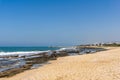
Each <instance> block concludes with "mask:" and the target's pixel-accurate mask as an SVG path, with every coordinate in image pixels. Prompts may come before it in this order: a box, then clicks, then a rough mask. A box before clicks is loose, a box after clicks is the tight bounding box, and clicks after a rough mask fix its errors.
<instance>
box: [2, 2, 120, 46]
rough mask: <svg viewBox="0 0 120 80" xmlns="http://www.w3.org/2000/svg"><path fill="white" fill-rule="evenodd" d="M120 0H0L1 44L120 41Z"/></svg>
mask: <svg viewBox="0 0 120 80" xmlns="http://www.w3.org/2000/svg"><path fill="white" fill-rule="evenodd" d="M119 30H120V0H0V46H51V45H52V46H61V45H62V46H63V45H65V46H67V45H79V44H84V43H95V42H111V41H120V36H119V34H120V31H119Z"/></svg>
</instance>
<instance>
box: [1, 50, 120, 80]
mask: <svg viewBox="0 0 120 80" xmlns="http://www.w3.org/2000/svg"><path fill="white" fill-rule="evenodd" d="M0 80H120V48H112V49H110V50H107V51H102V52H97V53H94V54H86V55H76V56H67V57H60V58H58V59H57V60H53V61H49V64H46V65H43V66H42V67H39V68H37V69H33V70H28V71H25V72H23V73H20V74H17V75H15V76H13V77H9V78H0Z"/></svg>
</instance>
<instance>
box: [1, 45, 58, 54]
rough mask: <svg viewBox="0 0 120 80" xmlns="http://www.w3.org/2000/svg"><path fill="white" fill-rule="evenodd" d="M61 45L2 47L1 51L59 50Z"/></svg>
mask: <svg viewBox="0 0 120 80" xmlns="http://www.w3.org/2000/svg"><path fill="white" fill-rule="evenodd" d="M57 49H60V48H59V47H42V46H40V47H0V53H1V52H2V53H3V52H30V51H47V50H57Z"/></svg>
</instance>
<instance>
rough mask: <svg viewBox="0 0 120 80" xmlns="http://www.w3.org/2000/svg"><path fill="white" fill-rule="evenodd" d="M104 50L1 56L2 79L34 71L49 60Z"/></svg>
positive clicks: (69, 50)
mask: <svg viewBox="0 0 120 80" xmlns="http://www.w3.org/2000/svg"><path fill="white" fill-rule="evenodd" d="M103 50H105V49H103V48H92V47H75V48H62V49H59V50H55V51H44V52H40V53H37V54H30V55H28V54H22V55H21V54H17V55H0V63H1V65H0V78H2V77H11V76H14V75H15V74H18V73H21V72H23V71H25V70H29V69H32V67H33V66H34V65H35V64H41V63H45V62H47V61H49V60H56V59H57V58H58V57H64V56H69V55H71V54H75V55H81V54H89V53H94V52H98V51H103Z"/></svg>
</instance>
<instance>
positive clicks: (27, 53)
mask: <svg viewBox="0 0 120 80" xmlns="http://www.w3.org/2000/svg"><path fill="white" fill-rule="evenodd" d="M44 52H49V51H28V52H0V56H12V55H18V56H24V55H26V56H27V55H33V54H40V53H44Z"/></svg>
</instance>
